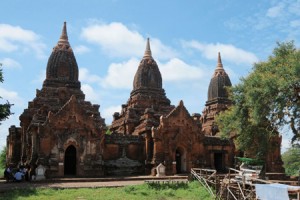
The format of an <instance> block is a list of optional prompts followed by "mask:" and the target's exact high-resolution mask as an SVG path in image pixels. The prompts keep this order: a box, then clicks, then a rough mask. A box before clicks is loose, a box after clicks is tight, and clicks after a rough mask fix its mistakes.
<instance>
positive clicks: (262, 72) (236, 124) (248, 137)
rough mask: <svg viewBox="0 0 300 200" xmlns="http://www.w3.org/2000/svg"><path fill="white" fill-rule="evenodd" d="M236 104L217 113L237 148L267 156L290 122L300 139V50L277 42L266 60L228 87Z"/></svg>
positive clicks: (222, 131)
mask: <svg viewBox="0 0 300 200" xmlns="http://www.w3.org/2000/svg"><path fill="white" fill-rule="evenodd" d="M229 93H230V98H231V100H232V102H233V106H232V107H231V108H230V109H229V110H228V111H225V112H224V113H221V114H220V115H219V117H217V123H218V125H219V128H220V131H221V134H222V135H225V136H229V135H232V134H233V135H234V136H235V137H236V144H237V147H238V149H240V150H243V151H245V150H247V151H249V150H250V151H252V152H253V153H254V154H256V157H257V158H264V156H265V154H266V152H267V150H268V149H269V147H270V146H269V144H270V143H269V142H270V140H271V138H272V137H273V136H274V135H276V134H278V130H280V128H283V127H286V126H287V125H288V126H289V127H290V129H291V130H292V132H293V134H294V136H293V138H292V141H293V142H295V141H298V140H299V139H300V131H299V130H300V118H299V116H300V106H299V103H300V101H299V100H300V51H299V49H296V48H295V45H294V42H287V43H278V46H277V47H276V48H275V49H274V50H273V54H272V55H271V56H270V57H269V58H268V60H267V61H265V62H259V63H255V64H254V66H253V70H252V72H251V73H250V74H249V75H248V76H247V77H245V78H242V79H241V81H240V83H239V84H237V85H236V86H234V87H232V88H230V89H229Z"/></svg>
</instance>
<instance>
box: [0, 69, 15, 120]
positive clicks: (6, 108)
mask: <svg viewBox="0 0 300 200" xmlns="http://www.w3.org/2000/svg"><path fill="white" fill-rule="evenodd" d="M1 66H2V65H1V63H0V67H1ZM3 81H4V79H3V71H2V69H1V68H0V82H1V83H3ZM0 99H2V97H1V96H0ZM12 105H13V104H10V103H9V102H8V101H6V103H4V104H0V122H1V121H3V120H5V119H7V118H8V117H9V116H10V115H11V114H12V113H11V106H12ZM0 124H1V123H0Z"/></svg>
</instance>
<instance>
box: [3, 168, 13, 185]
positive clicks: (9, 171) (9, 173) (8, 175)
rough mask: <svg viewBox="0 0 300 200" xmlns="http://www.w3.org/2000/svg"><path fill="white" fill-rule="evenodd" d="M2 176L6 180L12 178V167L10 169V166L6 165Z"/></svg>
mask: <svg viewBox="0 0 300 200" xmlns="http://www.w3.org/2000/svg"><path fill="white" fill-rule="evenodd" d="M4 178H5V180H6V182H9V180H13V174H12V169H11V167H10V166H8V167H7V168H6V169H5V170H4Z"/></svg>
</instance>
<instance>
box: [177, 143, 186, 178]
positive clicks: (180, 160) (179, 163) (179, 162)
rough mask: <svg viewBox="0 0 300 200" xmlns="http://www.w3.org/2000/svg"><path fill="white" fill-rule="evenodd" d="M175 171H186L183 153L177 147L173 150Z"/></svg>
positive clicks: (178, 172)
mask: <svg viewBox="0 0 300 200" xmlns="http://www.w3.org/2000/svg"><path fill="white" fill-rule="evenodd" d="M175 161H176V173H177V174H180V173H182V172H184V171H186V165H185V154H184V151H183V149H182V148H177V149H176V152H175Z"/></svg>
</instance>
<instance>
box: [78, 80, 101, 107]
mask: <svg viewBox="0 0 300 200" xmlns="http://www.w3.org/2000/svg"><path fill="white" fill-rule="evenodd" d="M81 89H82V91H83V93H84V94H85V99H86V100H87V101H90V102H93V103H96V102H99V101H100V93H97V92H95V90H94V89H93V87H92V86H90V85H89V84H82V85H81Z"/></svg>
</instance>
